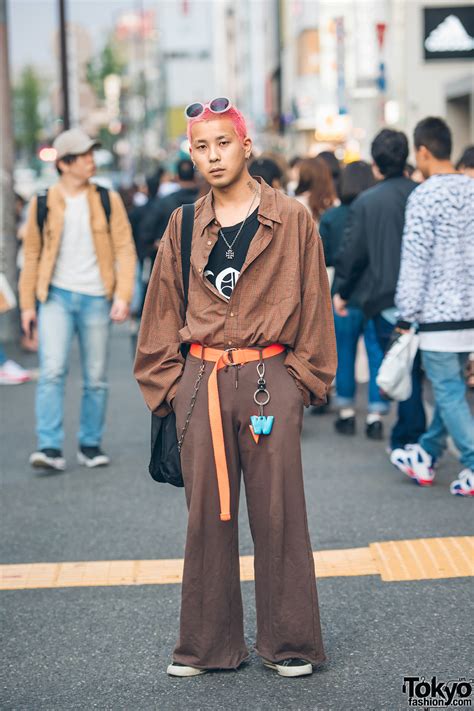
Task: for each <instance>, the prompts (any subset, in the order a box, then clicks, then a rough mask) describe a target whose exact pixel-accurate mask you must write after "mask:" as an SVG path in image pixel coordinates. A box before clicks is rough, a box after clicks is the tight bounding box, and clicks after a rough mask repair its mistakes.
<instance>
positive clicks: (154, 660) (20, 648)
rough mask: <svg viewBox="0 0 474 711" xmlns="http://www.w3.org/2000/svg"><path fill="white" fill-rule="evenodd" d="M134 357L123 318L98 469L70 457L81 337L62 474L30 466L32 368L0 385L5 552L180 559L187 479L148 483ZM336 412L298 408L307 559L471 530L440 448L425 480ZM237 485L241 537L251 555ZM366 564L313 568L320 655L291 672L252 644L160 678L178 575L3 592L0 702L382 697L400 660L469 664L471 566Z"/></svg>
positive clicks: (398, 695)
mask: <svg viewBox="0 0 474 711" xmlns="http://www.w3.org/2000/svg"><path fill="white" fill-rule="evenodd" d="M12 355H14V357H18V360H20V362H21V363H22V364H23V365H25V366H33V365H34V363H35V358H34V357H30V356H28V357H26V358H24V357H23V356H21V355H19V354H12ZM131 367H132V362H131V352H130V347H129V337H128V334H127V330H126V328H123V327H121V328H117V329H115V331H114V336H113V340H112V357H111V371H110V383H111V390H110V406H109V417H108V430H107V434H106V438H105V441H104V448H105V450H106V451H107V452H108V453H109V454H110V455H111V457H112V466H111V467H109V468H108V469H103V470H86V469H83V468H81V467H79V465H77V464H76V461H75V440H74V432H75V427H77V423H78V419H79V411H78V403H79V397H80V377H79V366H78V354H77V350H76V349H75V350H74V351H73V354H72V358H71V375H70V378H69V383H68V388H67V413H66V428H67V432H68V435H67V439H66V446H65V453H66V456H67V458H68V460H69V464H70V466H69V468H68V470H67V471H66V472H65V473H64V474H59V475H38V474H37V473H35V472H33V471H31V470H30V468H29V467H28V465H27V460H28V455H29V453H30V451H31V450H32V448H34V445H35V438H34V417H33V408H34V384H27V385H23V386H15V387H10V388H7V387H3V388H2V389H1V390H0V397H1V398H2V408H1V410H2V412H1V423H0V438H1V441H0V445H1V448H2V453H3V456H2V464H1V475H2V483H3V499H2V500H3V502H4V506H3V507H2V528H1V541H2V562H3V563H10V564H26V563H53V564H54V563H58V564H59V563H62V564H66V563H68V564H69V563H73V562H75V561H81V562H87V561H135V562H138V563H137V565H142V566H143V565H144V564H143V561H150V560H151V561H161V562H163V561H168V560H169V561H172V562H173V561H176V562H179V561H180V560H181V559H182V557H183V550H184V537H185V520H186V509H185V503H184V497H183V492H182V491H178V490H176V489H173V488H172V487H166V486H164V485H159V484H155V483H154V482H153V481H152V480H151V479H150V478H149V476H148V474H147V471H146V465H147V457H148V443H149V441H148V437H149V416H148V414H147V412H146V411H145V409H144V405H143V403H142V400H141V396H140V393H139V391H138V388H137V386H136V384H135V383H134V381H133V378H132V376H131ZM5 403H6V405H5ZM332 420H333V415H326V416H321V417H319V416H316V417H315V416H313V415H311V414H310V413H309V412H307V413H306V415H305V425H304V435H303V456H304V463H305V481H306V491H307V504H308V518H309V526H310V533H311V537H312V543H313V550H315V551H318V553H317V561H318V560H321V561H322V560H323V559H322V558H321V557H320V556H321V555H322V553H324V552H327V554H328V555H329V552H330V551H331V552H334V551H338V550H347V551H349V552H350V551H354V549H359V548H360V549H368V548H369V549H370V547H371V546H372V544H375V543H377V542H379V543H383V542H387V541H392V540H393V541H402V540H407V539H408V540H413V539H430V538H441V539H445V538H447V537H463V536H466V535H472V501H468V500H463V499H458V498H456V497H452V496H450V495H449V492H448V486H449V482H450V481H451V480H452V479H453V478H454V476H455V475H456V473H457V471H458V469H459V466H458V465H457V463H456V461H455V460H454V459H453V458H452V457H450V456H448V457H447V458H446V460H445V461H443V463H442V466H441V468H440V470H439V473H438V475H437V484H436V485H435V486H434V487H432V488H431V489H429V490H426V489H420V488H417V487H416V486H414V485H413V484H412V483H411V482H410V481H409V480H408V479H407V480H405V479H404V478H403V477H402V475H400V474H399V473H398V472H397V471H396V470H395V469H394V468H393V467H392V466H391V465H390V464H389V462H388V459H387V456H386V454H385V451H384V447H385V443H383V442H381V443H377V442H371V441H368V440H367V439H366V438H365V436H364V434H363V411H362V404H361V416H360V421H359V432H360V434H359V435H358V436H357V437H355V438H347V439H346V438H342V437H339V436H337V435H336V434H334V431H333V425H332ZM243 499H244V500H243V502H242V505H241V535H240V540H241V545H240V550H241V555H242V556H250V555H251V554H252V553H253V550H252V544H251V538H250V533H249V530H248V525H247V523H246V512H245V497H244V496H243ZM348 555H349V554H348ZM350 555H355V553H351V554H350ZM318 556H319V558H318ZM173 565H174V563H173ZM321 565H322V563H321ZM138 569H139V568H137V570H138ZM142 569H144V568H142ZM101 570H103V569H101ZM249 570H251V568H249ZM361 571H362V572H360V571H359V572H357V574H352V575H351V576H348V577H346V576H340V575H334V574H331V575H328V576H327V577H323V569H321V577H320V580H319V584H318V591H319V597H320V604H321V616H322V624H323V634H324V639H325V643H326V652H327V656H328V659H329V661H328V663H327V664H326V665H324V667H322V668H321V669H320V670H318V671H317V672H315V673H314V674H313V676H312V677H310V678H304V679H296V680H284V679H282V678H279V677H277V676H276V675H274V673H272V672H271V671H269V670H266V669H264V668H263V666H262V665H261V663H260V662H259V660H258V658H257V657H256V656H255V655H254V654H253V653H252V655H251V659H250V661H249V663H248V664H247V665H246V667H245V668H242V669H241V670H240V671H238V672H226V673H217V674H210V675H206V676H203V677H201V678H197V679H191V680H188V679H185V680H172V679H169V678H168V677H167V675H166V674H165V668H166V664H167V662H168V660H169V655H170V652H171V650H172V647H173V645H174V642H175V638H176V635H177V632H178V629H177V625H178V616H179V585H178V584H176V583H167V582H165V583H164V584H155V583H151V584H140V582H138V584H137V582H134V581H133V580H132V584H130V583H127V584H125V583H124V584H122V585H121V584H114V585H109V584H104V585H100V584H99V585H86V586H84V587H55V588H53V587H48V588H44V589H41V588H32V589H26V590H10V591H4V592H2V593H1V596H2V606H3V610H4V611H5V615H4V621H3V631H4V640H5V641H4V644H3V653H4V654H5V655H6V658H7V660H8V661H7V662H6V663H4V665H3V668H4V670H5V671H4V677H5V681H4V683H3V685H2V687H3V692H2V696H3V699H2V701H1V707H2V709H3V708H5V709H12V710H13V709H15V710H16V709H25V710H26V709H28V711H30V709H34V710H35V711H43V710H44V711H69V710H70V709H71V710H72V709H81V710H82V709H84V711H89V709H93V708H98V709H101V711H102V710H106V709H110V710H113V711H116V710H118V709H124V710H127V711H129V710H132V709H133V711H144V710H148V709H156V710H159V711H162V710H163V711H164V710H166V711H168V710H174V709H176V710H177V711H181V710H183V709H190V710H193V711H194V709H196V710H197V709H216V710H217V709H221V708H225V709H230V710H234V709H235V710H236V711H237V710H239V711H240V709H247V708H248V709H252V710H253V709H256V710H257V711H270V710H271V711H273V709H278V710H280V709H281V711H287V710H288V709H291V710H292V711H297V710H301V711H306V710H307V711H310V710H311V711H314V710H316V709H318V710H323V709H324V710H325V711H326V710H328V711H333V710H334V711H340V710H342V709H344V710H345V709H348V710H350V711H353V710H358V709H361V710H363V711H366V710H367V709H369V710H371V709H374V710H375V709H377V711H379V710H380V709H381V710H385V709H387V711H393V710H396V709H405V708H408V704H407V700H406V696H405V695H404V694H403V693H402V684H403V677H404V676H405V675H411V676H417V675H420V676H426V678H428V679H430V678H431V677H432V676H433V675H435V674H436V675H437V676H438V680H444V681H448V680H451V679H455V678H459V677H463V676H464V677H466V678H469V673H470V660H471V657H472V653H471V649H470V643H469V641H468V630H467V625H466V610H468V609H469V606H470V603H471V598H472V580H470V579H469V578H468V577H457V578H446V579H443V578H442V579H438V580H433V579H428V578H425V579H421V580H406V581H401V582H400V581H398V582H388V581H385V580H384V579H383V577H380V575H379V574H375V573H374V572H373V571H372V570H371V569H361ZM317 572H318V568H317ZM245 579H246V580H247V582H243V583H242V590H243V597H244V606H245V622H246V633H247V643H248V644H249V646H250V647H251V646H252V645H253V642H254V630H255V605H254V599H253V594H254V593H253V582H251V580H250V578H249V577H246V578H245ZM142 580H143V579H142Z"/></svg>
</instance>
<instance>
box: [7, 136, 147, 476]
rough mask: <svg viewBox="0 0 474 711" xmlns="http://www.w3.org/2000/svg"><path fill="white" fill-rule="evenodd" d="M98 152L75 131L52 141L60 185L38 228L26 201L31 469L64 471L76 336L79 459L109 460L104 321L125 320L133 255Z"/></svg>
mask: <svg viewBox="0 0 474 711" xmlns="http://www.w3.org/2000/svg"><path fill="white" fill-rule="evenodd" d="M97 145H98V144H97V142H96V141H94V140H92V139H91V138H89V136H87V134H85V133H84V132H83V131H82V130H80V129H71V130H69V131H64V132H63V133H62V134H60V135H59V136H58V137H57V138H56V140H55V142H54V148H55V149H56V151H57V159H56V167H57V171H58V173H59V180H58V182H57V183H56V184H55V185H53V186H52V187H51V188H50V189H49V190H48V193H47V198H46V200H45V201H44V203H43V204H44V207H45V213H46V214H43V218H44V224H41V221H40V220H39V213H40V211H41V210H40V211H39V209H38V201H40V205H41V200H42V199H41V198H39V197H34V198H33V199H32V201H31V205H30V210H29V214H28V221H27V225H26V229H25V233H24V267H23V271H22V274H21V277H20V285H19V292H20V306H21V320H22V327H23V330H24V331H25V333H29V332H30V331H31V329H32V328H33V327H34V326H35V324H36V319H37V315H36V300H38V301H39V307H38V331H39V366H40V374H39V382H38V386H37V392H36V431H37V436H38V449H37V451H35V452H34V453H33V454H32V455H31V457H30V463H31V465H32V466H34V467H40V468H47V469H56V470H60V471H61V470H63V469H65V466H66V460H65V458H64V456H63V452H62V446H63V440H64V430H63V410H64V387H65V380H66V374H67V371H68V363H69V352H70V348H71V344H72V340H73V337H74V334H75V333H77V335H78V338H79V346H80V352H81V361H82V370H83V380H84V386H83V395H82V404H81V417H80V429H79V433H78V445H79V449H78V453H77V458H78V461H79V462H80V464H83V465H86V466H88V467H96V466H104V465H107V464H108V463H109V458H108V456H107V455H106V454H104V452H103V451H102V450H101V441H102V435H103V431H104V424H105V412H106V402H107V381H106V371H107V353H108V343H109V332H110V321H111V320H113V321H117V322H121V321H124V320H125V319H126V318H127V316H128V312H129V303H130V300H131V297H132V292H133V282H134V274H135V249H134V246H133V240H132V235H131V229H130V224H129V222H128V219H127V215H126V212H125V209H124V206H123V203H122V201H121V199H120V198H119V196H118V195H117V194H116V193H114V192H112V191H110V192H109V191H105V190H104V189H103V188H102V189H99V188H98V186H97V185H94V184H93V183H91V182H90V179H91V178H92V176H93V175H94V173H95V162H94V154H93V150H94V148H95V147H96V146H97ZM43 200H44V199H43ZM108 212H110V214H107V213H108Z"/></svg>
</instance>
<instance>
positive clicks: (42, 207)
mask: <svg viewBox="0 0 474 711" xmlns="http://www.w3.org/2000/svg"><path fill="white" fill-rule="evenodd" d="M47 215H48V191H47V190H43V192H41V193H38V197H37V202H36V223H37V225H38V229H39V232H40V235H41V239H43V229H44V223H45V222H46V217H47Z"/></svg>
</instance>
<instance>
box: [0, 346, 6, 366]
mask: <svg viewBox="0 0 474 711" xmlns="http://www.w3.org/2000/svg"><path fill="white" fill-rule="evenodd" d="M6 362H7V354H6V353H5V351H4V350H3V348H2V345H1V343H0V365H3V364H4V363H6Z"/></svg>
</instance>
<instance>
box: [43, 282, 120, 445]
mask: <svg viewBox="0 0 474 711" xmlns="http://www.w3.org/2000/svg"><path fill="white" fill-rule="evenodd" d="M109 311H110V302H109V301H108V300H107V299H106V298H105V297H103V296H86V295H85V294H76V293H74V292H72V291H66V290H64V289H58V288H57V287H51V288H50V291H49V295H48V299H47V301H46V302H45V303H44V304H40V307H39V314H38V333H39V364H40V375H39V381H38V388H37V391H36V432H37V436H38V447H39V449H45V448H48V447H50V448H54V449H62V444H63V441H64V431H63V410H64V386H65V381H66V375H67V372H68V365H69V353H70V350H71V344H72V340H73V337H74V334H75V333H77V335H78V337H79V348H80V354H81V363H82V373H83V394H82V403H81V418H80V428H79V434H78V440H79V444H80V445H82V446H86V447H94V446H99V445H100V443H101V440H102V434H103V431H104V422H105V410H106V405H107V383H106V367H107V357H108V343H109V332H110V318H109Z"/></svg>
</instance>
